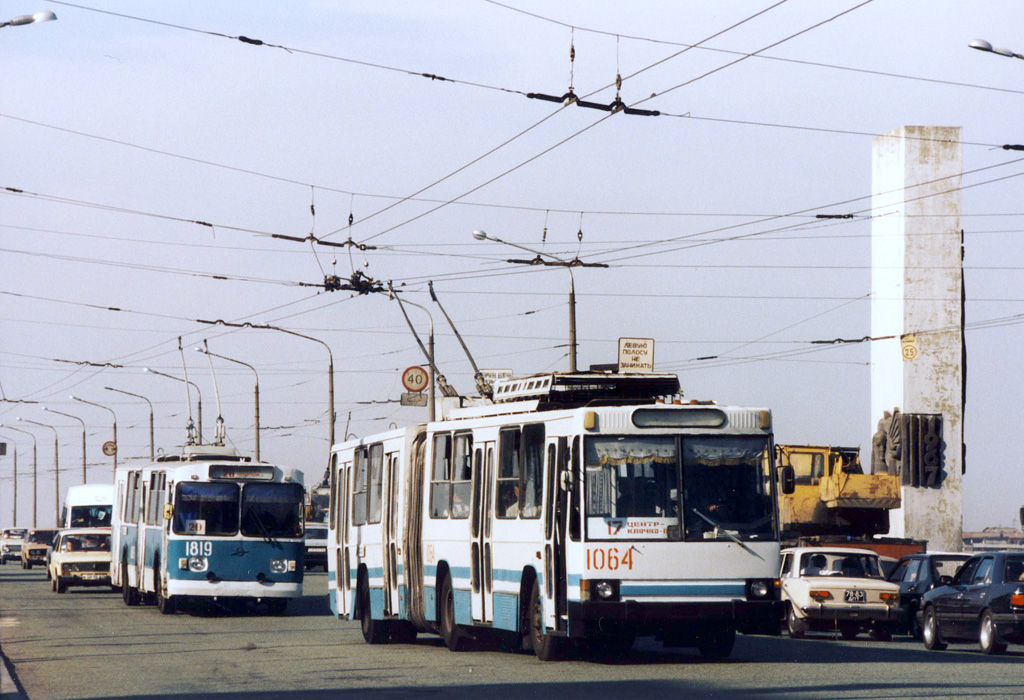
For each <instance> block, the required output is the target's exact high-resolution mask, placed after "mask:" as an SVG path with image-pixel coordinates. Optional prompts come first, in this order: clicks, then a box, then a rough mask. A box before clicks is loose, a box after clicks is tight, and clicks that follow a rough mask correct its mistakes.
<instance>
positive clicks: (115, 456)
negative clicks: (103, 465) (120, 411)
mask: <svg viewBox="0 0 1024 700" xmlns="http://www.w3.org/2000/svg"><path fill="white" fill-rule="evenodd" d="M71 398H72V400H74V401H80V402H81V403H87V404H89V405H90V406H95V407H96V408H102V409H103V410H104V411H110V415H111V416H113V417H114V454H113V455H111V456H112V457H113V458H114V476H115V477H116V476H117V414H116V413H114V409H112V408H110V407H109V406H104V405H103V404H101V403H96V402H94V401H86V400H85V399H80V398H78V397H77V396H72V397H71Z"/></svg>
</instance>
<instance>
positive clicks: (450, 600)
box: [439, 576, 466, 651]
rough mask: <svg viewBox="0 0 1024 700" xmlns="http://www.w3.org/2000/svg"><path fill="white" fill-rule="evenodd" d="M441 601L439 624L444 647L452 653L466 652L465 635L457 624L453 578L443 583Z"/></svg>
mask: <svg viewBox="0 0 1024 700" xmlns="http://www.w3.org/2000/svg"><path fill="white" fill-rule="evenodd" d="M439 600H440V603H441V610H440V612H441V615H440V618H441V619H440V621H439V622H440V626H441V639H443V640H444V645H445V646H446V647H448V648H449V649H450V650H451V651H465V650H466V637H465V634H464V633H463V632H462V631H461V630H460V629H459V627H458V625H456V624H455V592H454V591H453V590H452V579H451V576H445V577H444V580H443V581H442V582H441V593H440V598H439Z"/></svg>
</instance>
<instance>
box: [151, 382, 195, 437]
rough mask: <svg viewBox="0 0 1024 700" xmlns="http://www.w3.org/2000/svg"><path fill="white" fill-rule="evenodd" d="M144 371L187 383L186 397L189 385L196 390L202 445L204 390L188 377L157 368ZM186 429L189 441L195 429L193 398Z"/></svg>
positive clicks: (189, 403) (190, 403) (189, 406)
mask: <svg viewBox="0 0 1024 700" xmlns="http://www.w3.org/2000/svg"><path fill="white" fill-rule="evenodd" d="M142 371H143V372H147V373H149V374H155V375H156V376H158V377H166V378H167V379H173V380H174V381H176V382H182V383H184V384H187V385H188V386H186V387H185V395H186V397H187V396H188V387H189V386H190V387H192V388H193V389H195V390H196V396H197V397H198V399H197V400H196V406H197V408H198V409H199V411H198V412H199V444H200V445H202V444H203V392H201V391H199V387H198V386H197V385H196V383H195V382H193V381H189V380H188V379H182V378H181V377H175V376H174V375H173V374H165V373H163V372H157V371H156V370H155V369H150V368H149V367H145V368H143V370H142ZM185 430H186V432H187V434H188V439H189V441H191V440H192V430H193V426H192V401H191V400H189V401H188V425H187V426H185Z"/></svg>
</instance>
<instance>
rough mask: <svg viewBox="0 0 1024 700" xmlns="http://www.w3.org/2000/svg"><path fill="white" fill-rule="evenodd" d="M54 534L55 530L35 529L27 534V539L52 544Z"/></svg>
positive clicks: (37, 542)
mask: <svg viewBox="0 0 1024 700" xmlns="http://www.w3.org/2000/svg"><path fill="white" fill-rule="evenodd" d="M56 534H57V531H56V530H35V531H33V532H32V533H30V534H29V536H28V541H29V542H35V543H36V544H53V538H54V536H55V535H56Z"/></svg>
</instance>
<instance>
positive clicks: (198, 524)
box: [174, 481, 239, 536]
mask: <svg viewBox="0 0 1024 700" xmlns="http://www.w3.org/2000/svg"><path fill="white" fill-rule="evenodd" d="M238 500H239V488H238V484H232V483H224V482H215V483H209V482H192V481H182V482H179V483H178V486H177V487H176V493H175V497H174V532H175V533H176V534H179V535H212V536H218V535H219V536H231V535H235V534H237V533H238Z"/></svg>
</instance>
